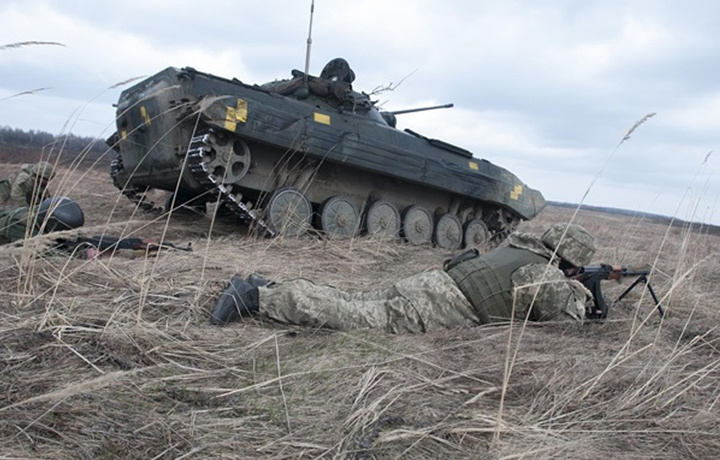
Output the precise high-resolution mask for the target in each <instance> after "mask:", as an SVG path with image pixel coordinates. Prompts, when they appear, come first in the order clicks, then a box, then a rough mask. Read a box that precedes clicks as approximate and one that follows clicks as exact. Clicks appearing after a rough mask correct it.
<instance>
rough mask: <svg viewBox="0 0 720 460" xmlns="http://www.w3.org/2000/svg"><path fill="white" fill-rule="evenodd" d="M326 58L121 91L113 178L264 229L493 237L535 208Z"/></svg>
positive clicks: (508, 179)
mask: <svg viewBox="0 0 720 460" xmlns="http://www.w3.org/2000/svg"><path fill="white" fill-rule="evenodd" d="M353 80H354V73H353V71H352V70H351V69H350V67H349V66H348V65H347V63H346V62H345V61H344V60H343V59H334V60H332V61H330V63H328V65H326V66H325V68H324V69H323V71H322V73H321V74H320V76H319V77H314V76H311V75H308V74H307V72H301V71H297V70H295V71H293V72H292V78H290V79H287V80H279V81H274V82H271V83H267V84H263V85H251V84H246V83H243V82H241V81H239V80H237V79H226V78H221V77H218V76H213V75H210V74H207V73H203V72H199V71H196V70H195V69H193V68H189V67H186V68H182V69H178V68H174V67H171V68H167V69H165V70H163V71H161V72H159V73H158V74H156V75H154V76H152V77H150V78H147V79H146V80H144V81H142V82H140V83H138V84H136V85H135V86H133V87H131V88H129V89H127V90H125V91H123V92H122V94H121V95H120V99H119V102H118V105H117V132H116V133H115V134H114V135H113V136H111V138H110V139H108V143H109V144H110V145H111V147H112V148H113V149H114V150H115V152H116V157H115V159H114V160H113V162H112V166H111V176H112V179H113V181H114V184H115V185H116V186H117V187H118V188H119V189H120V190H122V192H123V193H124V194H125V195H126V196H128V197H129V198H130V199H132V200H133V201H135V202H136V203H137V204H139V205H140V206H143V207H153V206H154V205H153V204H152V203H149V202H148V201H146V199H145V192H147V191H148V190H149V189H152V188H155V189H162V190H166V191H168V192H171V195H170V198H169V199H168V202H167V203H166V204H165V209H166V210H171V209H176V208H178V207H180V206H184V207H190V208H192V209H194V210H196V211H198V212H206V209H207V204H208V203H216V206H215V207H214V209H215V212H218V213H222V214H230V215H235V216H237V217H238V218H239V219H241V220H243V221H244V222H245V223H247V224H248V225H251V226H252V227H253V228H255V229H256V230H257V231H259V232H261V233H263V234H266V235H269V236H275V235H281V234H282V235H298V234H301V233H304V232H306V231H308V230H309V229H311V228H313V229H315V230H317V231H319V232H321V233H322V234H324V235H326V236H327V237H336V238H346V237H351V236H354V235H357V234H359V233H367V234H372V235H380V236H387V237H393V238H403V239H404V240H405V241H408V242H410V243H412V244H423V243H430V242H434V243H435V244H437V245H438V246H440V247H442V248H446V249H457V248H460V247H462V246H476V245H482V244H483V243H485V242H488V241H490V240H496V241H498V240H502V239H503V238H504V237H505V236H507V235H508V234H509V233H510V232H511V231H512V230H513V229H514V228H515V227H516V226H517V224H518V223H519V222H520V221H521V220H526V219H531V218H533V217H534V216H536V215H537V214H538V213H539V212H540V211H541V210H542V209H543V207H544V206H545V200H544V198H543V196H542V195H541V193H540V192H538V191H536V190H533V189H531V188H529V187H528V186H527V185H525V184H524V183H523V182H522V181H520V180H519V179H518V178H517V177H516V176H515V175H513V174H512V173H510V172H509V171H507V170H505V169H503V168H501V167H499V166H496V165H494V164H492V163H491V162H489V161H488V160H485V159H481V158H476V157H474V156H473V154H472V153H471V152H469V151H467V150H465V149H463V148H460V147H457V146H454V145H451V144H449V143H447V142H444V141H441V140H438V139H432V138H429V137H425V136H423V135H421V134H419V133H416V132H414V131H411V130H408V129H406V130H404V131H403V130H399V129H397V128H396V123H395V120H396V119H395V115H397V114H399V113H400V112H394V113H393V112H383V111H381V110H379V109H378V107H376V105H375V103H374V102H373V101H372V100H371V98H370V96H369V95H367V94H365V93H361V92H356V91H354V90H353V89H352V86H351V83H352V82H353Z"/></svg>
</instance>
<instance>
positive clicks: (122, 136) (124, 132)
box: [120, 129, 127, 140]
mask: <svg viewBox="0 0 720 460" xmlns="http://www.w3.org/2000/svg"><path fill="white" fill-rule="evenodd" d="M125 138H127V131H125V130H124V129H123V130H122V131H120V139H122V140H125Z"/></svg>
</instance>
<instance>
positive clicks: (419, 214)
mask: <svg viewBox="0 0 720 460" xmlns="http://www.w3.org/2000/svg"><path fill="white" fill-rule="evenodd" d="M433 227H434V226H433V217H432V214H430V211H428V210H427V209H425V208H423V207H422V206H418V205H412V206H409V207H407V208H406V209H405V212H403V222H402V231H403V236H404V237H405V240H407V242H408V243H410V244H425V243H430V241H431V240H432V233H433Z"/></svg>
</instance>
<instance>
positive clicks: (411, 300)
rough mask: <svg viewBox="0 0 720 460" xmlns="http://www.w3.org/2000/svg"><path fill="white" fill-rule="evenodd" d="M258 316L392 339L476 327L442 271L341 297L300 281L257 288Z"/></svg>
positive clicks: (331, 290) (473, 317)
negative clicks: (374, 331)
mask: <svg viewBox="0 0 720 460" xmlns="http://www.w3.org/2000/svg"><path fill="white" fill-rule="evenodd" d="M259 292H260V314H262V315H264V316H266V317H269V318H272V319H274V320H276V321H280V322H283V323H288V324H297V325H303V326H311V327H328V328H332V329H340V330H348V329H358V328H377V329H383V330H385V331H387V332H394V333H416V332H431V331H438V330H443V329H452V328H459V327H470V326H477V325H479V324H480V321H479V318H478V317H477V315H476V314H475V311H474V310H473V307H472V306H471V305H470V302H469V301H468V300H467V298H465V296H464V295H463V293H462V292H461V291H460V289H459V288H458V286H457V284H456V283H455V281H453V279H452V278H450V276H449V275H448V274H447V273H445V272H444V271H442V270H431V271H428V272H424V273H420V274H418V275H415V276H412V277H410V278H406V279H403V280H401V281H398V282H397V283H395V284H393V285H392V286H389V287H387V288H383V289H377V290H372V291H364V292H363V291H358V292H345V291H342V290H340V289H337V288H335V287H332V286H327V285H318V284H315V283H313V282H311V281H308V280H305V279H296V280H291V281H286V282H283V283H280V284H277V285H274V286H272V287H269V288H267V287H261V288H259Z"/></svg>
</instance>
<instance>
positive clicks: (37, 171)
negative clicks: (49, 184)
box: [32, 161, 55, 180]
mask: <svg viewBox="0 0 720 460" xmlns="http://www.w3.org/2000/svg"><path fill="white" fill-rule="evenodd" d="M32 173H33V175H34V176H35V177H42V178H44V179H47V180H50V179H52V178H53V177H54V176H55V168H54V167H53V165H51V164H50V163H48V162H47V161H41V162H39V163H37V164H34V165H33V167H32Z"/></svg>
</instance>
